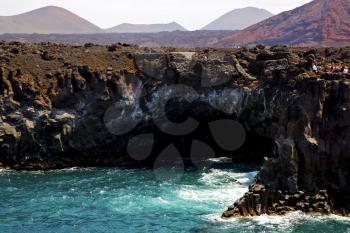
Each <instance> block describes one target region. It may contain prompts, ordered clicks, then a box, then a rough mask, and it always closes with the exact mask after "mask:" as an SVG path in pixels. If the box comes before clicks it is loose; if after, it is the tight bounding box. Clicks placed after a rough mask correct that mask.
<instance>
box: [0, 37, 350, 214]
mask: <svg viewBox="0 0 350 233" xmlns="http://www.w3.org/2000/svg"><path fill="white" fill-rule="evenodd" d="M349 54H350V50H349V49H348V48H338V49H331V48H327V49H323V48H319V49H307V48H302V49H297V48H294V49H289V48H287V47H284V46H274V47H272V48H269V49H268V48H265V47H263V46H257V47H255V48H251V49H239V50H196V51H175V50H174V49H158V50H150V49H147V48H142V49H141V48H138V47H134V46H129V45H126V44H116V45H112V46H107V47H105V46H97V45H93V44H86V45H85V46H67V45H59V44H22V43H18V42H12V43H4V42H2V43H1V45H0V61H1V70H0V107H1V114H0V166H1V167H10V168H14V169H25V170H33V169H34V170H38V169H54V168H64V167H72V166H121V165H132V166H153V165H154V164H155V163H157V161H158V160H157V157H158V158H159V157H161V155H162V151H164V150H165V151H167V152H168V151H169V150H166V149H164V148H167V146H168V145H169V144H174V145H175V146H176V148H177V149H178V150H179V151H180V153H181V155H182V158H183V161H186V164H192V165H198V161H196V159H195V158H197V160H200V159H204V158H206V157H208V156H211V157H212V156H215V155H220V156H222V155H230V156H231V157H233V158H240V159H241V160H242V161H248V160H254V161H262V162H263V165H262V169H261V171H260V173H259V175H258V177H257V178H256V181H255V182H254V184H253V185H252V186H251V187H250V191H249V192H248V193H247V194H246V195H245V196H244V197H243V198H242V199H241V200H239V201H238V202H237V203H235V204H234V205H233V206H231V207H229V209H228V210H227V211H226V212H225V213H224V214H223V216H224V217H231V216H247V215H260V214H263V213H269V214H274V213H277V214H283V213H285V212H288V211H292V210H302V211H306V212H314V211H316V212H324V213H331V212H334V213H340V214H347V213H348V212H347V211H348V206H347V203H348V201H347V200H348V197H349V195H348V193H349V189H348V182H349V180H350V179H348V172H349V168H350V165H349V164H350V163H349V161H350V160H349V159H350V155H349V151H350V150H349V145H350V144H349V140H350V131H349V125H350V118H349V114H350V105H349V104H350V100H349V98H350V96H349V95H350V91H349V88H350V82H349V81H348V79H349V78H350V77H349V76H348V75H341V74H328V73H326V72H325V69H326V65H327V64H329V63H331V62H335V61H339V62H341V61H342V62H350V55H349ZM313 63H317V64H322V66H321V65H320V67H319V73H318V74H314V73H312V72H311V71H310V68H311V65H312V64H313ZM223 119H224V120H235V121H237V122H240V123H241V124H242V125H243V126H244V130H245V131H246V137H245V139H246V140H245V142H244V143H242V144H240V143H237V141H239V140H241V138H240V135H239V134H238V137H236V138H235V137H234V136H237V134H233V137H230V136H232V134H225V135H226V137H225V138H224V139H223V141H221V143H220V142H218V140H217V138H215V137H212V136H210V132H211V133H212V134H215V133H213V130H212V127H211V125H210V122H216V121H218V120H223ZM208 124H209V127H208ZM223 129H225V127H224V128H223ZM227 129H229V128H226V130H227ZM236 129H240V128H239V127H238V128H236ZM221 131H222V130H221ZM224 131H225V130H224ZM238 131H239V130H238ZM219 133H220V132H219ZM226 133H227V132H226ZM228 133H229V132H228ZM149 135H151V137H149ZM227 135H228V136H227ZM193 139H195V140H197V142H199V144H200V143H202V144H200V145H206V146H209V148H211V149H212V151H213V153H212V154H209V155H208V154H207V153H206V152H207V151H210V149H207V148H208V147H206V146H200V148H205V150H200V149H199V150H198V151H199V152H198V151H197V153H196V155H197V157H193V156H192V157H191V156H190V157H188V156H187V155H188V154H191V153H190V151H191V146H193V143H192V140H193ZM227 140H229V141H228V142H229V143H228V144H227V143H225V142H227ZM135 142H136V146H130V145H135ZM133 143H134V144H133ZM197 144H198V143H197ZM218 144H219V145H218ZM220 144H221V145H220ZM235 144H239V146H238V147H240V146H241V148H238V147H231V146H230V145H235ZM149 145H151V147H149ZM145 154H147V156H145ZM165 154H169V153H165ZM170 154H171V153H170ZM172 158H173V157H172V156H168V157H167V158H166V159H165V160H167V162H169V161H170V162H171V160H172ZM198 158H199V159H198ZM191 160H192V161H191ZM158 162H159V161H158Z"/></svg>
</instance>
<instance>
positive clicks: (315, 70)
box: [312, 64, 318, 74]
mask: <svg viewBox="0 0 350 233" xmlns="http://www.w3.org/2000/svg"><path fill="white" fill-rule="evenodd" d="M317 70H318V68H317V65H316V64H313V65H312V71H313V72H314V73H315V74H317Z"/></svg>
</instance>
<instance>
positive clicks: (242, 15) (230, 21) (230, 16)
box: [202, 7, 273, 30]
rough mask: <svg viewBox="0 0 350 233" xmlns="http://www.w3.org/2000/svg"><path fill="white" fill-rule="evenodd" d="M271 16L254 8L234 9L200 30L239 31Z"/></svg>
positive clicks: (262, 10) (263, 10) (269, 13)
mask: <svg viewBox="0 0 350 233" xmlns="http://www.w3.org/2000/svg"><path fill="white" fill-rule="evenodd" d="M271 16H273V14H272V13H271V12H269V11H267V10H265V9H260V8H256V7H245V8H240V9H234V10H232V11H230V12H227V13H226V14H224V15H223V16H221V17H219V18H218V19H216V20H214V21H213V22H211V23H210V24H208V25H207V26H205V27H203V28H202V30H241V29H244V28H246V27H249V26H251V25H253V24H256V23H258V22H260V21H262V20H265V19H267V18H269V17H271Z"/></svg>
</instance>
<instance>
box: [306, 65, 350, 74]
mask: <svg viewBox="0 0 350 233" xmlns="http://www.w3.org/2000/svg"><path fill="white" fill-rule="evenodd" d="M312 71H313V72H314V73H317V72H318V67H317V65H316V64H313V65H312ZM327 72H329V73H332V74H334V73H343V74H348V73H349V67H347V66H345V65H335V64H334V63H333V64H332V65H331V66H329V67H328V69H327Z"/></svg>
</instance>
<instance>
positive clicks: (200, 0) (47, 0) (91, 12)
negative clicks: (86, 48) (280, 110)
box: [0, 0, 311, 30]
mask: <svg viewBox="0 0 350 233" xmlns="http://www.w3.org/2000/svg"><path fill="white" fill-rule="evenodd" d="M310 1H311V0H0V2H1V3H0V5H1V7H0V15H2V16H7V15H15V14H20V13H23V12H26V11H30V10H33V9H36V8H40V7H44V6H60V7H63V8H65V9H67V10H70V11H72V12H74V13H75V14H78V15H79V16H81V17H83V18H85V19H87V20H89V21H90V22H92V23H94V24H96V25H98V26H99V27H101V28H109V27H113V26H116V25H118V24H121V23H140V24H152V23H170V22H177V23H179V24H181V25H182V26H184V27H185V28H187V29H189V30H196V29H200V28H202V27H204V26H205V25H207V24H208V23H210V22H211V21H213V20H215V19H216V18H218V17H220V16H221V15H223V14H225V13H227V12H228V11H230V10H233V9H237V8H242V7H247V6H254V7H258V8H264V9H266V10H268V11H270V12H272V13H274V14H278V13H280V12H282V11H287V10H291V9H294V8H295V7H298V6H301V5H303V4H305V3H308V2H310Z"/></svg>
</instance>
